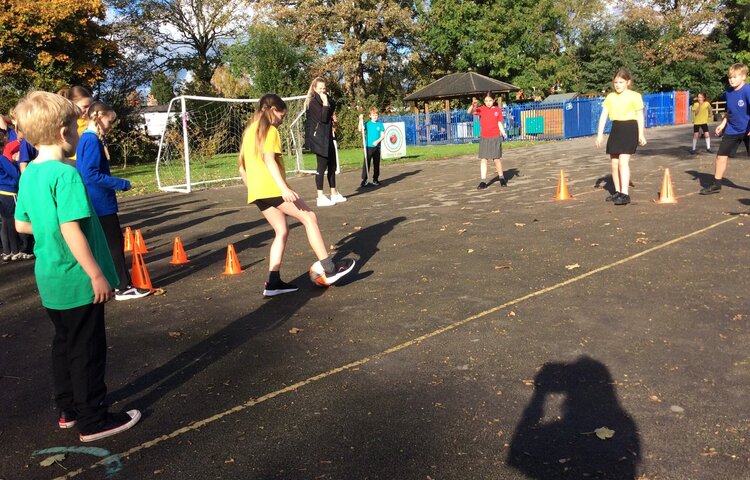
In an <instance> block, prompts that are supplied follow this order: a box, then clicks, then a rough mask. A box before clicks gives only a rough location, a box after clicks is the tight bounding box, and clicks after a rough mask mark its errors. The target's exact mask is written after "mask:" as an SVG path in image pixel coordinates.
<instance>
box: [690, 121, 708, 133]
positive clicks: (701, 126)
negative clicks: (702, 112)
mask: <svg viewBox="0 0 750 480" xmlns="http://www.w3.org/2000/svg"><path fill="white" fill-rule="evenodd" d="M701 130H703V133H708V124H706V123H701V124H695V125H693V133H700V131H701Z"/></svg>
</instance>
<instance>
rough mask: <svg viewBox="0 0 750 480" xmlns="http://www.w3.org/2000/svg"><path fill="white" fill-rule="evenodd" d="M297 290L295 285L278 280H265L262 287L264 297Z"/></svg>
mask: <svg viewBox="0 0 750 480" xmlns="http://www.w3.org/2000/svg"><path fill="white" fill-rule="evenodd" d="M297 290H299V288H298V287H297V285H292V284H291V283H286V282H282V281H279V282H278V283H274V284H270V283H269V282H266V284H265V286H264V288H263V296H264V297H275V296H276V295H283V294H285V293H292V292H296V291H297Z"/></svg>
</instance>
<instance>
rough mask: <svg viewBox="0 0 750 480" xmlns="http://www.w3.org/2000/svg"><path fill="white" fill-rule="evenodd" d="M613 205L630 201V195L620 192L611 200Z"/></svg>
mask: <svg viewBox="0 0 750 480" xmlns="http://www.w3.org/2000/svg"><path fill="white" fill-rule="evenodd" d="M612 203H614V204H615V205H627V204H628V203H630V195H628V194H627V193H621V194H620V195H619V196H618V197H616V198H615V199H614V200H612Z"/></svg>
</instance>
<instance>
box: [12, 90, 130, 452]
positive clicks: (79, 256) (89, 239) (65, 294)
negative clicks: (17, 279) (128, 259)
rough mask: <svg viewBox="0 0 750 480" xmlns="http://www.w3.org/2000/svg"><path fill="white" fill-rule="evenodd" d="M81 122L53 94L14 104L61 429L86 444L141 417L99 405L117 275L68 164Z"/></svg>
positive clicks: (23, 204)
mask: <svg viewBox="0 0 750 480" xmlns="http://www.w3.org/2000/svg"><path fill="white" fill-rule="evenodd" d="M79 116H80V112H79V110H78V108H77V107H76V106H75V105H73V104H72V103H71V102H70V101H69V100H67V99H65V98H63V97H61V96H59V95H55V94H52V93H47V92H32V93H30V94H28V95H27V96H26V97H25V98H24V99H23V100H21V101H20V102H19V104H18V106H17V107H16V118H17V120H18V126H19V129H20V130H21V131H22V132H23V133H24V135H25V136H26V138H27V139H28V140H29V142H31V143H33V144H34V145H37V146H38V148H39V157H38V158H37V159H36V160H35V161H34V162H32V163H30V164H29V165H28V167H27V168H26V171H25V172H24V173H23V175H21V179H20V182H19V188H18V205H17V206H16V213H15V218H16V229H17V230H18V231H19V232H25V233H32V232H33V233H34V236H35V238H36V245H35V247H34V252H35V253H36V257H37V261H36V265H35V270H34V273H35V276H36V283H37V287H38V288H39V296H40V297H41V298H42V305H44V307H45V308H46V309H47V314H48V315H49V317H50V319H51V320H52V323H53V324H54V326H55V337H54V339H53V341H52V373H53V379H54V385H55V402H56V403H57V407H58V408H59V409H60V416H59V420H58V425H59V426H60V428H70V427H72V426H74V425H75V426H77V427H78V431H79V432H80V436H79V438H80V440H81V441H82V442H91V441H94V440H99V439H101V438H104V437H108V436H110V435H115V434H117V433H120V432H123V431H125V430H127V429H129V428H130V427H132V426H133V425H135V424H136V423H137V422H138V420H140V418H141V412H139V411H138V410H129V411H128V412H125V413H109V412H108V411H107V406H106V405H105V404H104V397H105V396H106V393H107V386H106V384H105V383H104V374H105V365H106V358H107V338H106V333H105V328H104V303H106V302H107V301H108V300H109V299H110V296H111V294H112V287H111V286H110V285H113V284H115V283H117V274H116V272H115V269H114V265H113V264H112V257H111V256H110V254H109V248H108V247H107V242H106V239H105V238H104V233H103V232H102V228H101V226H100V225H99V220H98V219H97V217H96V213H95V212H94V211H93V209H92V208H91V205H90V202H89V199H88V195H87V194H86V188H85V187H84V185H83V181H82V180H81V176H80V175H79V174H78V172H77V171H76V169H75V168H74V167H72V166H70V165H69V164H67V163H66V162H65V159H66V158H68V157H70V156H71V155H73V153H74V152H75V151H76V146H77V145H78V131H77V125H76V120H77V119H78V117H79Z"/></svg>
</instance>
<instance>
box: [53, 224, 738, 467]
mask: <svg viewBox="0 0 750 480" xmlns="http://www.w3.org/2000/svg"><path fill="white" fill-rule="evenodd" d="M737 218H738V217H737V216H731V217H729V218H726V219H724V220H722V221H720V222H716V223H713V224H711V225H708V226H706V227H704V228H701V229H699V230H695V231H693V232H690V233H687V234H685V235H682V236H680V237H677V238H674V239H672V240H669V241H667V242H665V243H661V244H659V245H655V246H653V247H651V248H648V249H646V250H643V251H641V252H638V253H636V254H633V255H630V256H628V257H625V258H622V259H620V260H617V261H615V262H612V263H609V264H607V265H603V266H601V267H598V268H595V269H593V270H589V271H587V272H585V273H582V274H580V275H578V276H575V277H573V278H569V279H568V280H563V281H561V282H559V283H556V284H554V285H551V286H549V287H546V288H542V289H540V290H537V291H535V292H531V293H529V294H527V295H524V296H521V297H518V298H516V299H514V300H510V301H508V302H505V303H503V304H501V305H497V306H495V307H492V308H490V309H487V310H485V311H483V312H479V313H476V314H474V315H471V316H469V317H466V318H464V319H462V320H458V321H456V322H454V323H451V324H449V325H445V326H443V327H441V328H438V329H436V330H433V331H431V332H428V333H426V334H424V335H420V336H418V337H415V338H413V339H411V340H408V341H406V342H403V343H400V344H398V345H395V346H393V347H391V348H388V349H386V350H383V351H382V352H380V353H376V354H374V355H370V356H368V357H364V358H361V359H359V360H355V361H353V362H350V363H347V364H345V365H342V366H339V367H336V368H333V369H330V370H328V371H326V372H322V373H319V374H318V375H314V376H312V377H309V378H307V379H305V380H301V381H299V382H296V383H294V384H292V385H289V386H287V387H284V388H282V389H279V390H276V391H273V392H269V393H267V394H265V395H263V396H260V397H258V398H252V399H250V400H248V401H246V402H244V403H242V404H240V405H237V406H235V407H233V408H230V409H229V410H225V411H223V412H220V413H217V414H215V415H213V416H210V417H208V418H205V419H203V420H199V421H196V422H193V423H191V424H189V425H187V426H185V427H182V428H179V429H177V430H175V431H173V432H171V433H168V434H165V435H162V436H159V437H156V438H154V439H152V440H149V441H146V442H143V443H141V444H140V445H136V446H134V447H132V448H130V449H129V450H126V451H124V452H122V453H119V454H113V455H110V456H108V457H106V458H103V459H101V460H99V461H98V462H96V463H94V464H92V465H89V466H88V467H83V468H80V469H78V470H74V471H71V472H68V473H67V474H65V475H63V476H61V477H56V478H55V479H53V480H65V479H69V478H73V477H76V476H78V475H79V474H81V473H84V472H85V471H88V470H93V469H95V468H98V467H109V466H110V464H111V463H112V462H113V460H114V459H117V460H119V459H124V458H127V457H130V456H131V455H134V454H136V453H138V452H140V451H141V450H145V449H148V448H151V447H155V446H157V445H159V444H161V443H163V442H165V441H167V440H171V439H173V438H176V437H179V436H180V435H183V434H185V433H190V432H192V431H195V430H198V429H200V428H202V427H205V426H206V425H209V424H211V423H213V422H216V421H217V420H221V419H222V418H224V417H227V416H229V415H232V414H235V413H239V412H241V411H243V410H246V409H248V408H251V407H254V406H256V405H258V404H261V403H264V402H266V401H268V400H271V399H273V398H276V397H278V396H280V395H284V394H286V393H290V392H293V391H296V390H298V389H300V388H302V387H304V386H306V385H310V384H312V383H315V382H318V381H320V380H324V379H326V378H329V377H332V376H334V375H337V374H339V373H343V372H346V371H348V370H352V369H355V368H357V367H360V366H362V365H364V364H366V363H369V362H371V361H373V360H378V359H381V358H383V357H386V356H388V355H390V354H392V353H396V352H399V351H401V350H404V349H406V348H408V347H411V346H414V345H417V344H419V343H421V342H423V341H425V340H429V339H431V338H433V337H436V336H438V335H441V334H443V333H446V332H449V331H451V330H455V329H457V328H458V327H461V326H463V325H466V324H468V323H471V322H473V321H475V320H478V319H480V318H483V317H486V316H487V315H490V314H492V313H495V312H497V311H500V310H503V309H506V308H508V307H511V306H513V305H516V304H519V303H522V302H525V301H526V300H530V299H532V298H536V297H539V296H542V295H544V294H546V293H549V292H552V291H554V290H558V289H560V288H562V287H565V286H568V285H571V284H574V283H577V282H580V281H581V280H584V279H586V278H588V277H591V276H593V275H596V274H598V273H601V272H604V271H607V270H610V269H612V268H615V267H617V266H620V265H623V264H625V263H628V262H631V261H633V260H636V259H638V258H640V257H643V256H646V255H649V254H651V253H654V252H656V251H659V250H661V249H664V248H666V247H669V246H672V245H675V244H677V243H680V242H682V241H684V240H688V239H690V238H692V237H695V236H698V235H700V234H703V233H705V232H708V231H710V230H712V229H714V228H717V227H720V226H722V225H724V224H726V223H729V222H732V221H736V220H737Z"/></svg>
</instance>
